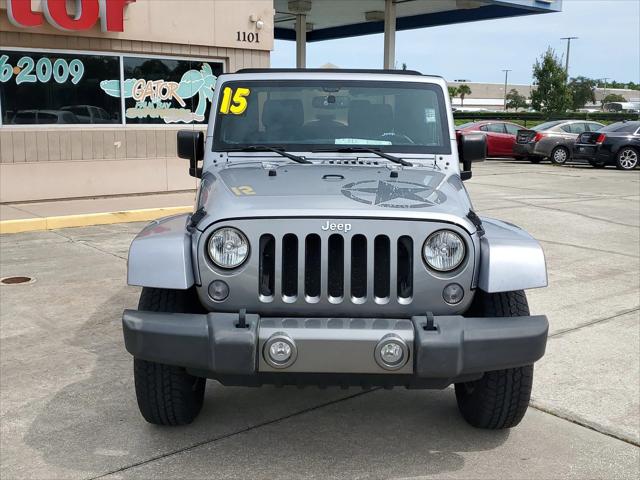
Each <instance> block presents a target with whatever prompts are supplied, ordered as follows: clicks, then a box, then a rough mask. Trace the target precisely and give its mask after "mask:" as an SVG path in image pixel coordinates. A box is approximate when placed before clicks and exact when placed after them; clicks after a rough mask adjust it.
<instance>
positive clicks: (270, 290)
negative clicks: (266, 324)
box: [258, 235, 276, 301]
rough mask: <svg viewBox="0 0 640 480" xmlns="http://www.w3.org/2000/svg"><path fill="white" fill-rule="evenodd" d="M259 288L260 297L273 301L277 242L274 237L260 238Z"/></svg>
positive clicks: (264, 236) (265, 236) (263, 236)
mask: <svg viewBox="0 0 640 480" xmlns="http://www.w3.org/2000/svg"><path fill="white" fill-rule="evenodd" d="M259 279H260V280H259V281H260V285H259V287H258V290H259V293H260V296H261V298H262V299H264V300H266V301H271V300H272V299H273V295H274V288H275V279H276V240H275V238H274V237H273V235H262V236H261V237H260V266H259Z"/></svg>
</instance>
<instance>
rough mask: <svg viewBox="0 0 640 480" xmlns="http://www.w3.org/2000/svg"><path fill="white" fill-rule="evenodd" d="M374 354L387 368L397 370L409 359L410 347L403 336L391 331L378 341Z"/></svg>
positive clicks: (378, 361)
mask: <svg viewBox="0 0 640 480" xmlns="http://www.w3.org/2000/svg"><path fill="white" fill-rule="evenodd" d="M374 356H375V359H376V362H377V363H378V365H380V366H381V367H382V368H384V369H385V370H397V369H399V368H402V367H403V366H404V365H405V364H406V363H407V360H409V348H408V347H407V344H406V343H405V341H404V340H403V339H402V338H400V337H399V336H397V335H394V334H392V333H390V334H388V335H385V336H384V337H382V339H381V340H380V341H379V342H378V345H376V349H375V355H374Z"/></svg>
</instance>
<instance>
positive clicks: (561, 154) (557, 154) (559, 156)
mask: <svg viewBox="0 0 640 480" xmlns="http://www.w3.org/2000/svg"><path fill="white" fill-rule="evenodd" d="M569 158H570V153H569V150H568V149H567V148H565V147H556V148H554V149H553V151H552V152H551V156H550V157H549V159H550V160H551V163H553V164H555V165H564V164H565V163H567V160H569Z"/></svg>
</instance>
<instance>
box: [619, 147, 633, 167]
mask: <svg viewBox="0 0 640 480" xmlns="http://www.w3.org/2000/svg"><path fill="white" fill-rule="evenodd" d="M637 166H638V151H637V150H636V149H635V148H633V147H622V148H621V149H620V151H619V152H618V154H617V155H616V167H617V168H618V169H620V170H633V169H634V168H636V167H637Z"/></svg>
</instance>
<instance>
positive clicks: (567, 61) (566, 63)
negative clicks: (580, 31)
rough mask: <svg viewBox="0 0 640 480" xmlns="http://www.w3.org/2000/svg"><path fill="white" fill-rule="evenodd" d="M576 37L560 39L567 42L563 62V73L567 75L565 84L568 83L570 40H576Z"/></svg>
mask: <svg viewBox="0 0 640 480" xmlns="http://www.w3.org/2000/svg"><path fill="white" fill-rule="evenodd" d="M577 39H578V37H562V38H561V39H560V40H566V41H567V58H566V60H565V67H564V71H565V73H566V74H567V82H569V53H570V52H571V40H577Z"/></svg>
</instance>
